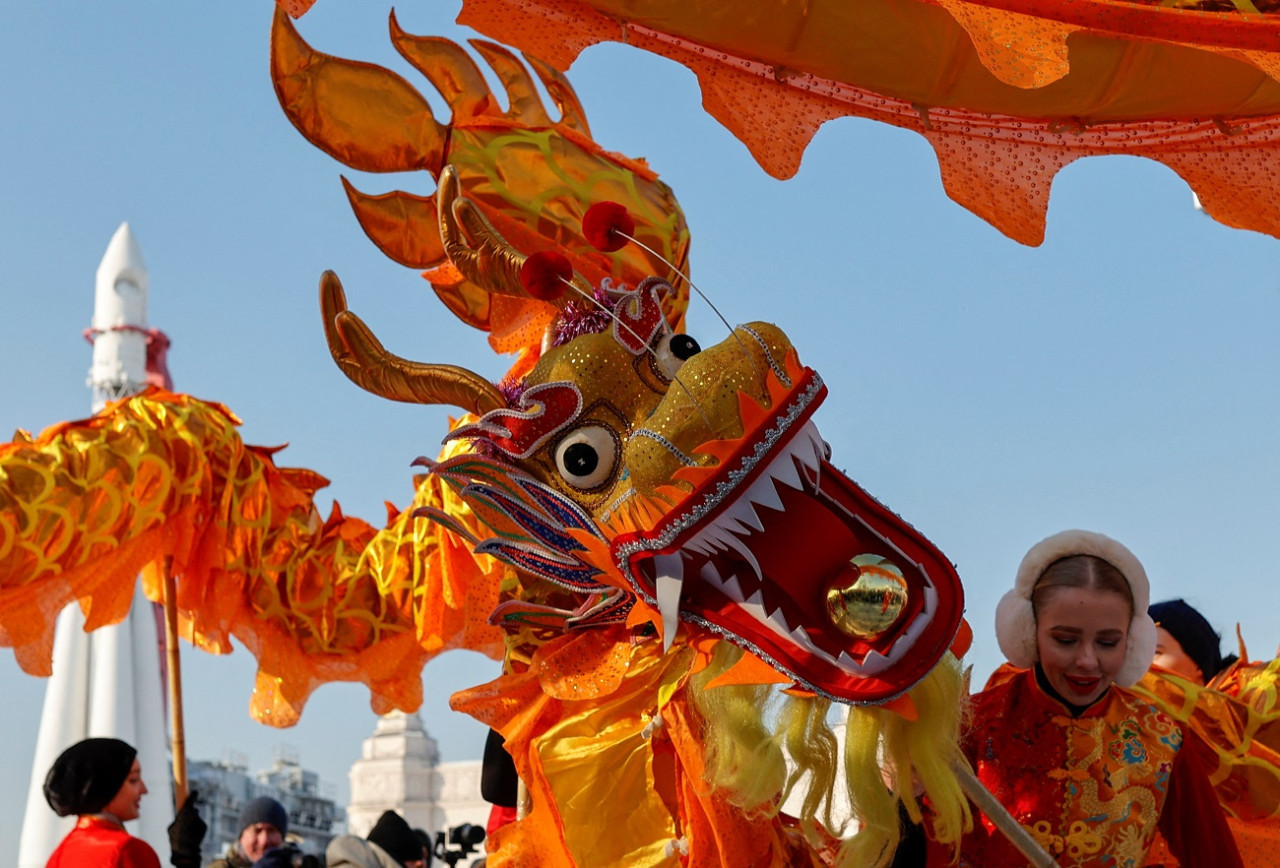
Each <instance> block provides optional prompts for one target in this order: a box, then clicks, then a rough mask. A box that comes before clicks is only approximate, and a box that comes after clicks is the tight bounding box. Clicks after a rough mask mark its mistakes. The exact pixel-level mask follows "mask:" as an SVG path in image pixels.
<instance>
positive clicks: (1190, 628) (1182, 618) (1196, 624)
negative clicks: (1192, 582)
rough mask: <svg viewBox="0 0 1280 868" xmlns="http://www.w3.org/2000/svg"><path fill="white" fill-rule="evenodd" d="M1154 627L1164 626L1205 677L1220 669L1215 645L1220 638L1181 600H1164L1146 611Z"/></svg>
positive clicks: (1206, 622)
mask: <svg viewBox="0 0 1280 868" xmlns="http://www.w3.org/2000/svg"><path fill="white" fill-rule="evenodd" d="M1147 611H1148V613H1149V614H1150V615H1151V620H1153V621H1155V622H1156V626H1157V627H1161V628H1163V629H1164V630H1165V631H1167V632H1168V633H1169V635H1170V636H1172V637H1173V638H1175V639H1177V640H1178V644H1179V645H1181V646H1182V650H1183V651H1185V652H1186V653H1187V656H1188V657H1190V658H1191V659H1192V660H1193V661H1195V664H1196V665H1197V666H1199V667H1200V674H1201V675H1203V676H1204V680H1205V681H1208V680H1209V679H1210V678H1212V677H1213V676H1215V675H1217V674H1218V671H1219V670H1220V669H1222V652H1221V651H1220V650H1219V648H1218V642H1219V640H1220V639H1221V637H1220V636H1218V634H1217V633H1215V632H1214V630H1213V627H1212V626H1210V624H1209V622H1208V621H1206V620H1205V617H1204V615H1201V614H1200V613H1199V612H1197V611H1196V610H1195V609H1194V608H1192V607H1191V606H1189V605H1187V604H1186V602H1185V601H1183V600H1166V601H1164V602H1163V603H1156V604H1154V605H1153V606H1152V607H1151V608H1150V609H1148V610H1147Z"/></svg>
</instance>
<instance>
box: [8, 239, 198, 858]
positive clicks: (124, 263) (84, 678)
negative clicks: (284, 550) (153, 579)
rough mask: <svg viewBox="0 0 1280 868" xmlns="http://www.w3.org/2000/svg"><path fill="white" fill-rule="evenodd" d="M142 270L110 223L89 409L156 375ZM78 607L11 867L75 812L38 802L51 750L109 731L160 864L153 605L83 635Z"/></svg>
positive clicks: (54, 836)
mask: <svg viewBox="0 0 1280 868" xmlns="http://www.w3.org/2000/svg"><path fill="white" fill-rule="evenodd" d="M147 284H148V277H147V267H146V265H144V264H143V261H142V251H141V250H139V249H138V242H137V241H135V240H134V237H133V233H132V232H131V231H130V229H129V224H128V223H122V224H120V228H119V229H117V230H116V233H115V235H113V236H112V237H111V243H110V244H108V245H107V252H106V254H105V255H104V256H103V257H102V263H101V264H100V265H99V266H98V274H97V285H96V289H95V294H94V306H93V325H92V327H91V328H89V329H88V330H86V332H85V335H86V337H89V339H90V340H91V341H93V366H92V367H91V368H90V369H89V386H90V387H91V388H92V389H93V410H94V412H97V411H98V410H101V409H102V408H103V407H104V406H105V405H106V404H107V402H108V401H112V400H115V399H117V398H122V397H125V396H127V395H130V394H132V393H134V392H137V391H140V390H141V389H142V388H143V387H145V386H146V385H147V384H148V383H149V382H157V378H158V376H160V373H159V372H158V371H157V370H155V368H156V365H154V364H153V365H152V368H153V369H152V370H151V371H148V365H147V359H148V346H149V345H150V346H151V350H152V352H151V356H152V358H153V361H154V360H155V359H156V358H157V357H158V358H160V359H161V360H162V359H163V350H164V349H165V348H166V347H167V346H168V339H167V338H165V337H164V335H163V334H161V333H159V332H157V331H154V330H149V329H148V328H147V288H148V287H147ZM84 623H85V622H84V616H83V615H82V614H81V612H80V607H79V606H76V605H74V604H73V605H70V606H68V607H67V608H66V609H64V610H63V612H62V614H61V615H59V616H58V626H57V631H56V633H55V637H54V644H53V675H52V676H51V677H50V678H49V681H48V684H47V686H46V687H45V696H44V711H43V713H42V715H41V718H40V733H39V735H38V737H37V739H36V751H35V759H34V761H33V763H32V769H31V787H30V790H29V791H28V794H27V811H26V815H25V817H24V818H23V822H22V837H21V839H20V841H19V845H18V868H44V865H45V863H46V862H47V861H48V859H49V854H50V853H52V852H53V850H54V848H55V847H56V846H57V845H58V842H59V841H61V840H62V838H63V836H65V835H66V834H67V832H68V831H70V829H71V826H72V825H73V824H74V821H75V818H74V817H68V818H60V817H58V816H56V815H55V814H54V813H53V811H51V810H50V809H49V805H48V804H47V803H46V802H45V799H44V793H43V785H44V778H45V774H46V773H47V772H48V770H49V767H50V766H51V765H53V761H54V760H55V759H57V757H58V754H60V753H61V752H62V751H63V750H65V749H66V748H67V747H69V746H70V745H72V744H74V743H75V742H77V741H79V740H81V739H83V738H89V737H92V736H112V737H114V738H120V739H123V740H124V741H127V742H129V744H131V745H133V746H134V747H136V748H137V749H138V761H139V763H140V764H141V766H142V776H143V780H144V781H146V784H147V788H148V789H149V790H150V794H149V795H147V796H145V797H144V799H143V802H142V816H141V817H140V818H139V819H138V820H136V821H134V822H132V823H129V826H130V832H131V833H132V834H134V835H136V836H138V837H140V838H143V839H145V840H146V841H147V842H148V843H149V844H151V846H152V847H153V848H154V849H155V851H156V852H157V853H158V854H160V858H161V861H162V862H164V863H166V864H167V863H168V858H167V857H168V853H169V839H168V835H167V833H166V827H167V826H168V825H169V823H170V822H171V821H172V819H173V807H172V806H173V783H172V778H171V776H170V773H169V755H168V741H167V736H166V732H165V698H164V697H165V693H164V681H163V680H162V677H161V667H160V661H161V659H162V655H161V647H160V637H161V636H163V635H164V634H163V632H158V631H157V624H158V618H157V616H156V607H155V605H154V604H153V603H151V602H150V601H149V600H147V598H146V597H145V596H143V594H142V585H141V582H139V583H138V587H137V588H136V589H135V591H134V598H133V608H132V610H131V611H130V613H129V616H128V618H126V619H125V620H124V621H123V622H122V623H120V624H116V625H114V626H112V627H106V628H103V629H100V630H95V631H94V632H92V633H86V632H84Z"/></svg>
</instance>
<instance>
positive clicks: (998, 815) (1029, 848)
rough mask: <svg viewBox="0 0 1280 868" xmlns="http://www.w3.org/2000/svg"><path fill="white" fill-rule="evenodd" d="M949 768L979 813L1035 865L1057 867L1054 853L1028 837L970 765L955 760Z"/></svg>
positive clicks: (1046, 867) (1025, 831)
mask: <svg viewBox="0 0 1280 868" xmlns="http://www.w3.org/2000/svg"><path fill="white" fill-rule="evenodd" d="M951 770H952V771H954V772H955V774H956V777H957V778H959V780H960V788H961V789H963V790H964V794H965V795H966V796H968V797H969V801H971V802H973V803H974V804H975V805H977V806H978V809H979V810H980V811H982V813H984V814H986V815H987V819H989V820H990V821H991V822H992V823H994V824H995V827H996V828H997V829H999V830H1000V833H1001V834H1002V835H1004V836H1005V837H1006V838H1008V839H1009V843H1011V844H1013V846H1015V847H1017V848H1018V851H1019V852H1021V853H1022V855H1023V856H1025V857H1027V860H1028V861H1030V862H1031V864H1032V865H1033V866H1034V868H1059V866H1058V863H1057V862H1055V861H1054V859H1053V857H1052V856H1050V855H1049V854H1048V853H1046V852H1045V851H1044V848H1043V847H1041V846H1040V842H1039V841H1037V840H1036V839H1035V838H1033V837H1031V833H1030V832H1028V831H1027V830H1026V829H1024V828H1022V826H1021V825H1020V824H1019V823H1018V821H1017V820H1015V819H1014V818H1013V816H1012V815H1011V814H1010V813H1009V812H1008V811H1007V810H1006V809H1005V806H1004V805H1002V804H1000V801H999V800H998V799H997V798H996V797H995V796H994V795H992V794H991V791H990V790H988V789H987V788H986V787H985V786H983V785H982V781H980V780H978V778H977V776H976V775H974V773H973V772H972V771H970V770H969V767H968V766H967V765H965V764H964V763H963V762H957V763H955V764H954V765H952V766H951Z"/></svg>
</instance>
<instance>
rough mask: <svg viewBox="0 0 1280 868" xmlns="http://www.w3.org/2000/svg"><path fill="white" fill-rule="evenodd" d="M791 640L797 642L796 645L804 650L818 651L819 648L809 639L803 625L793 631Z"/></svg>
mask: <svg viewBox="0 0 1280 868" xmlns="http://www.w3.org/2000/svg"><path fill="white" fill-rule="evenodd" d="M791 638H792V639H794V640H796V643H797V644H799V645H800V647H802V648H807V649H809V650H816V648H817V646H816V645H814V644H813V640H812V639H811V638H809V632H808V631H807V630H805V628H804V627H803V625H802V626H800V627H796V628H795V629H794V630H792V631H791Z"/></svg>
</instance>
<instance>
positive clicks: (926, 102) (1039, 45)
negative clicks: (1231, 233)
mask: <svg viewBox="0 0 1280 868" xmlns="http://www.w3.org/2000/svg"><path fill="white" fill-rule="evenodd" d="M1199 5H1200V6H1211V5H1212V6H1214V7H1215V8H1220V7H1222V6H1223V5H1224V4H1221V3H1219V4H1208V3H1206V4H1199ZM1238 5H1239V6H1240V7H1241V8H1242V9H1245V10H1246V11H1244V12H1240V11H1236V10H1235V9H1234V8H1232V9H1231V11H1203V9H1201V8H1194V7H1192V6H1190V5H1188V4H1182V3H1175V4H1163V3H1162V4H1153V3H1134V2H1124V0H1043V2H1041V0H1037V2H1034V3H1032V2H1027V0H937V2H922V0H859V2H857V3H850V2H846V0H827V2H822V0H817V2H810V3H797V4H781V3H777V2H769V0H752V2H741V0H732V2H730V0H699V2H689V0H638V2H637V0H625V2H624V0H465V2H464V4H463V10H462V14H461V15H460V16H459V22H460V23H462V24H467V25H470V26H473V27H475V28H476V29H478V30H480V31H481V32H483V33H485V34H487V35H489V36H492V37H493V38H495V39H499V40H501V41H503V42H506V43H509V44H511V45H515V46H517V47H519V48H521V49H523V50H525V51H528V52H531V53H533V54H537V55H538V56H540V57H542V58H544V59H546V60H547V61H548V62H550V63H551V64H553V65H554V66H556V67H557V68H560V69H566V68H568V66H569V64H570V63H572V61H573V59H574V58H575V57H577V55H578V53H579V52H581V51H582V50H583V49H584V48H586V47H587V46H589V45H593V44H595V43H599V42H605V41H614V42H624V43H626V44H628V45H632V46H636V47H639V48H643V49H645V50H647V51H651V52H654V53H656V54H660V55H662V56H665V57H668V58H670V59H672V60H675V61H676V62H678V63H682V64H684V65H685V66H687V67H688V68H689V69H690V70H692V71H693V72H694V73H695V74H696V75H697V76H698V81H699V83H700V85H701V87H702V93H703V105H704V107H705V108H706V110H707V111H708V112H709V113H710V114H712V115H713V116H714V117H715V118H716V119H717V120H719V121H720V122H721V123H723V124H724V125H725V126H726V127H728V128H729V130H730V131H732V132H733V133H734V135H736V136H738V138H740V139H741V140H742V141H743V142H744V143H745V144H746V145H747V147H748V148H749V149H750V150H751V152H752V154H753V155H754V156H755V158H756V160H757V161H758V162H759V163H760V165H761V166H762V167H763V168H764V169H765V170H766V171H768V172H769V173H770V174H772V175H774V176H776V177H779V178H785V177H790V176H791V175H793V174H794V173H795V172H796V170H797V169H798V168H799V165H800V158H801V156H802V155H803V153H804V150H805V148H806V147H807V146H808V143H809V141H810V139H811V138H812V137H813V135H814V133H815V132H816V131H817V129H818V127H819V126H821V125H822V124H823V123H824V122H826V121H828V120H831V119H833V118H837V117H844V116H856V117H864V118H870V119H872V120H878V121H883V122H885V123H890V124H893V125H895V126H899V127H904V128H906V129H911V130H915V131H916V132H918V133H920V134H921V135H922V136H924V137H925V138H926V139H928V140H929V142H930V144H932V145H933V147H934V150H935V151H936V153H937V155H938V161H939V165H940V168H941V171H942V180H943V184H944V186H945V187H946V190H947V194H948V195H949V196H950V197H951V198H952V199H954V200H955V201H957V202H959V203H960V204H961V205H963V206H964V207H966V208H968V209H969V210H971V211H973V212H974V213H975V214H977V215H979V216H980V217H982V218H983V219H985V220H987V221H989V222H990V223H992V224H993V225H994V226H995V227H996V228H998V229H999V230H1000V231H1002V232H1004V233H1005V234H1006V235H1009V236H1010V237H1011V238H1014V239H1015V240H1017V241H1020V242H1022V243H1024V244H1039V243H1040V242H1041V241H1042V240H1043V238H1044V222H1045V212H1046V209H1047V207H1048V201H1049V189H1050V186H1051V185H1052V183H1053V179H1054V176H1055V175H1056V174H1057V173H1058V171H1059V170H1060V169H1062V168H1063V167H1064V166H1066V165H1067V164H1069V163H1071V162H1072V161H1074V160H1076V159H1079V158H1080V157H1086V156H1095V155H1104V154H1130V155H1137V156H1145V157H1149V158H1151V159H1154V160H1157V161H1159V162H1161V163H1163V164H1164V165H1166V166H1168V167H1169V168H1171V169H1173V171H1175V172H1176V173H1178V175H1180V176H1181V177H1182V178H1183V179H1184V180H1186V181H1187V183H1188V184H1190V185H1191V187H1192V189H1194V190H1195V191H1196V193H1197V194H1198V195H1199V197H1200V201H1201V203H1202V204H1203V206H1204V207H1205V209H1206V211H1207V212H1208V213H1209V214H1210V215H1211V216H1213V217H1214V218H1215V219H1217V220H1219V221H1221V222H1223V223H1225V224H1227V225H1229V226H1233V227H1238V228H1246V229H1255V230H1258V231H1261V232H1267V233H1269V234H1272V235H1277V236H1280V169H1277V166H1278V165H1280V160H1277V159H1276V154H1277V149H1280V83H1278V82H1277V81H1276V80H1275V76H1276V75H1278V74H1280V15H1273V14H1272V13H1270V12H1267V13H1255V12H1249V11H1247V10H1248V9H1249V8H1251V4H1249V3H1248V0H1240V3H1239V4H1238Z"/></svg>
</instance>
